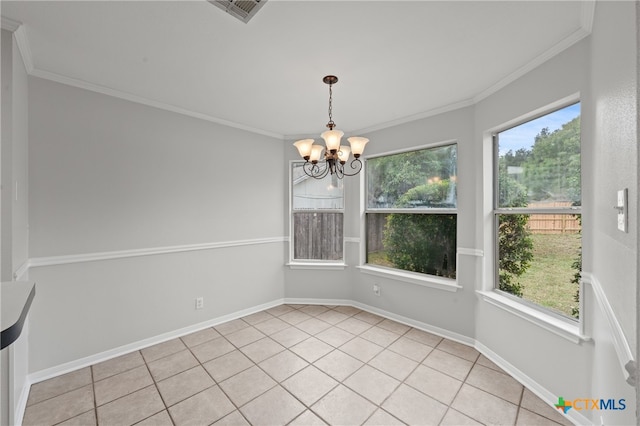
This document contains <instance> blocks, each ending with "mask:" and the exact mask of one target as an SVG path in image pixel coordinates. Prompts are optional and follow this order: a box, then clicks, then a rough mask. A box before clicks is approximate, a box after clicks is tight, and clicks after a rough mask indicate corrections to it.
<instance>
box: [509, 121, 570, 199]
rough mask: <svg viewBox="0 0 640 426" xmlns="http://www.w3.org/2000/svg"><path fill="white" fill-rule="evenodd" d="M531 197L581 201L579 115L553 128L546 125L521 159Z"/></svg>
mask: <svg viewBox="0 0 640 426" xmlns="http://www.w3.org/2000/svg"><path fill="white" fill-rule="evenodd" d="M521 164H522V166H523V167H524V177H525V182H526V186H527V189H528V191H529V196H530V198H531V199H532V200H545V199H560V200H562V201H572V202H579V201H580V196H581V194H580V117H576V118H574V119H573V120H571V121H569V122H568V123H565V124H563V125H562V127H561V128H560V129H558V130H555V131H553V132H549V129H547V128H544V129H542V130H541V131H540V133H539V134H538V135H537V136H536V138H535V143H534V145H533V147H532V149H531V153H530V155H528V156H526V158H525V160H524V161H523V162H522V163H521Z"/></svg>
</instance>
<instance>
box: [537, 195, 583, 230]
mask: <svg viewBox="0 0 640 426" xmlns="http://www.w3.org/2000/svg"><path fill="white" fill-rule="evenodd" d="M570 206H571V202H570V201H556V202H546V203H531V204H529V205H528V207H530V208H538V209H546V208H553V207H570ZM527 226H528V228H529V230H530V231H531V232H532V233H534V234H577V233H578V232H580V219H579V217H578V216H577V215H572V214H532V215H531V217H530V218H529V223H528V224H527Z"/></svg>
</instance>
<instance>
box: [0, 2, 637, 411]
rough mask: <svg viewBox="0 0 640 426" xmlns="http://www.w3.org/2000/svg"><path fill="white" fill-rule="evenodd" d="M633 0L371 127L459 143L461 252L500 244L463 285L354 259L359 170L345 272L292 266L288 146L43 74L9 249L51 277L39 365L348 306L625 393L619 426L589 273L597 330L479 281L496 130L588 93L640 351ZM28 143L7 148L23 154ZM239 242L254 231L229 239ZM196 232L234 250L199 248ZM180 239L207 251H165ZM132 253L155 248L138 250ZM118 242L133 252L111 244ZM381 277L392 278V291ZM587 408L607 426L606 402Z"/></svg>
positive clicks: (539, 376) (590, 197)
mask: <svg viewBox="0 0 640 426" xmlns="http://www.w3.org/2000/svg"><path fill="white" fill-rule="evenodd" d="M635 6H636V5H635V3H632V2H598V3H597V7H596V16H595V22H594V27H593V34H592V35H591V36H590V37H588V38H586V39H584V40H583V41H581V42H579V43H578V44H576V45H574V46H573V47H571V48H569V49H567V50H566V51H564V52H562V53H560V54H559V55H557V56H555V57H554V58H552V59H550V60H549V61H547V62H546V63H544V64H542V65H541V66H539V67H537V68H536V69H533V70H532V71H530V72H529V73H527V74H526V75H524V76H523V77H521V78H520V79H518V80H516V81H514V82H513V83H511V84H509V85H508V86H506V87H504V88H503V89H501V90H500V91H498V92H496V93H494V94H493V95H491V96H489V97H487V98H485V99H483V100H482V101H480V102H479V103H477V104H475V105H473V106H468V107H465V108H460V109H457V110H454V111H450V112H447V113H444V114H440V115H438V116H434V117H430V118H425V119H422V120H418V121H415V122H411V123H406V124H403V125H399V126H396V127H392V128H387V129H384V130H379V131H375V132H371V133H370V134H368V135H364V136H367V137H370V138H371V140H372V143H371V144H369V146H368V147H367V151H366V154H367V155H373V154H378V153H384V152H389V151H394V150H398V149H403V148H411V147H416V146H422V145H426V144H431V143H438V142H442V141H449V140H456V141H457V143H458V147H459V164H458V170H459V188H458V190H459V193H458V205H459V207H458V246H459V247H460V248H463V249H470V251H476V252H477V253H484V256H473V255H468V254H464V255H460V256H459V258H458V284H459V285H460V286H461V287H462V288H461V289H458V290H457V291H456V292H448V291H443V290H438V289H433V288H427V287H422V286H417V285H415V284H409V283H404V282H402V281H399V280H395V279H393V278H382V277H373V276H370V275H366V274H363V273H362V272H361V271H360V270H359V269H358V268H357V267H356V266H358V265H359V264H360V257H361V252H360V244H361V243H363V242H364V240H363V238H364V236H363V235H362V234H361V226H360V223H361V219H362V217H361V206H360V181H359V179H362V176H360V178H353V179H351V180H349V181H347V182H345V191H346V206H345V211H346V212H348V213H346V217H345V236H346V237H347V242H346V250H345V260H346V264H347V266H346V267H345V268H344V269H338V270H318V269H313V270H307V269H291V268H288V267H285V266H284V263H285V262H286V260H287V259H288V244H287V243H283V242H279V241H277V239H278V238H280V239H282V237H284V236H287V235H288V233H289V219H288V205H289V204H288V189H289V185H288V161H289V160H291V159H296V157H297V153H296V150H295V149H294V148H293V147H292V146H290V144H289V143H288V142H287V143H282V141H279V140H275V139H272V138H268V137H265V136H260V135H255V134H252V133H248V132H245V131H240V130H237V129H231V128H228V127H224V126H220V125H217V124H214V123H209V122H204V121H201V120H196V119H193V118H189V117H186V116H181V115H177V114H174V113H170V112H166V111H162V110H158V109H154V108H150V107H147V106H142V105H137V104H134V103H131V102H127V101H123V100H119V99H115V98H112V97H109V96H105V95H101V94H96V93H92V92H89V91H85V90H82V89H78V88H73V87H69V86H64V85H61V84H58V83H53V82H50V81H45V80H41V79H39V78H35V77H29V80H28V84H29V99H28V105H29V115H28V117H29V120H28V125H29V127H28V129H29V144H28V148H29V151H28V162H29V167H28V170H29V175H28V181H29V187H28V188H29V204H28V211H29V216H28V219H29V229H30V232H29V245H28V246H27V243H26V238H22V237H20V238H18V240H19V242H16V244H13V243H12V259H11V263H20V262H21V261H22V259H24V257H25V253H26V252H27V250H28V256H29V258H30V259H31V260H32V261H33V266H32V267H31V268H30V270H29V274H30V279H31V280H34V281H36V282H37V283H38V296H37V297H36V300H35V301H34V304H33V306H32V314H31V334H30V343H31V348H30V349H31V356H30V363H31V365H30V371H31V372H32V373H37V372H40V371H44V370H47V369H55V368H57V367H58V366H60V365H64V364H65V363H69V362H74V361H76V360H79V359H82V358H83V357H90V356H92V355H95V354H99V353H101V352H105V351H110V350H114V349H117V348H118V347H122V346H126V345H130V344H135V343H136V342H140V341H144V340H145V339H149V338H152V337H154V336H158V335H161V334H163V333H168V332H171V331H174V330H178V329H181V328H183V327H189V326H193V325H196V324H198V323H201V322H204V321H207V320H210V319H212V318H219V317H222V316H224V315H227V314H231V313H234V312H239V311H242V310H244V309H249V308H252V307H255V306H259V305H262V304H267V303H269V302H273V301H278V300H282V299H283V298H288V299H294V300H295V299H299V300H314V299H315V300H318V301H323V300H327V301H350V302H355V303H357V304H363V305H367V306H370V307H372V308H374V309H377V310H380V311H385V312H390V313H392V314H394V315H397V316H401V317H405V318H409V319H411V320H414V321H417V322H421V323H423V324H428V325H431V326H433V327H439V328H441V329H443V330H448V331H449V332H450V333H452V334H455V335H457V336H460V337H462V338H464V339H466V340H467V341H471V342H473V341H475V342H476V343H478V344H479V345H481V346H482V347H484V348H486V349H487V350H489V351H491V352H492V353H493V354H495V355H496V356H498V357H499V358H500V359H501V360H502V361H503V362H504V364H505V365H507V364H508V365H509V366H511V367H513V368H515V369H517V370H518V371H519V372H520V373H521V374H522V375H523V377H525V378H526V379H527V380H529V381H531V382H532V383H536V384H538V385H539V386H540V387H541V388H542V389H545V390H547V391H548V392H549V394H552V395H557V396H560V395H562V396H565V397H566V398H578V397H580V398H582V397H584V398H590V397H593V398H600V397H602V398H609V397H611V398H616V399H617V398H625V399H626V400H627V404H628V408H627V410H625V411H624V412H617V413H616V412H607V413H599V414H598V415H602V416H603V420H604V421H605V423H606V424H620V423H622V424H629V423H633V422H635V416H634V414H635V413H634V409H635V407H634V406H633V404H632V403H631V401H632V400H633V399H634V389H633V387H631V386H629V385H628V384H627V383H626V382H625V375H624V374H623V372H622V370H621V366H620V360H619V354H618V352H616V347H615V345H614V343H613V342H612V335H613V334H612V329H611V327H610V325H609V324H610V321H609V318H608V317H607V315H609V314H610V312H609V311H607V310H603V308H602V307H601V306H600V305H599V303H600V301H601V297H600V296H598V295H596V294H594V292H593V291H592V289H591V287H587V289H586V290H585V292H584V299H585V302H586V305H585V310H584V311H583V316H584V318H585V319H586V322H585V330H586V331H587V332H588V333H589V334H590V335H591V337H592V338H593V340H592V341H590V342H589V341H583V342H581V343H573V342H570V341H569V340H567V339H564V338H561V337H559V336H557V335H555V334H553V333H551V332H549V331H548V330H546V329H543V328H541V327H540V326H539V325H536V324H533V323H531V322H529V321H526V320H524V319H522V318H520V317H518V316H516V315H514V314H512V313H510V312H507V311H505V310H503V309H500V308H498V307H496V306H494V305H491V304H489V303H487V302H485V301H484V300H483V299H482V298H479V297H478V295H477V292H478V291H479V290H483V289H487V288H488V287H491V282H490V281H491V280H490V279H488V278H487V277H488V273H487V271H488V270H490V269H491V267H492V266H491V265H492V258H491V256H492V255H491V252H492V245H491V241H492V237H491V231H490V227H489V226H488V224H490V222H491V214H490V210H491V193H490V191H487V189H488V188H487V186H486V185H485V183H486V180H487V178H488V179H490V175H491V170H490V167H489V165H488V164H487V162H486V161H483V159H486V156H487V150H489V157H490V147H488V145H487V143H488V142H487V139H486V137H485V136H486V135H488V134H489V133H490V131H491V129H493V128H495V127H496V126H501V125H503V124H504V123H506V122H509V121H512V120H515V119H517V118H518V117H520V116H522V115H524V114H528V113H530V112H531V111H533V110H536V109H538V108H542V107H544V106H546V105H549V104H550V103H552V102H555V101H557V100H558V99H561V98H564V97H566V96H569V95H572V94H576V93H578V92H579V93H580V94H581V100H582V107H583V118H584V119H583V129H582V136H583V142H582V143H583V184H584V186H585V188H587V189H586V190H585V191H584V193H585V195H584V200H583V204H584V207H583V224H584V240H583V243H584V246H585V248H584V264H583V267H584V269H585V272H586V273H588V274H590V276H591V277H593V279H594V280H596V281H597V282H598V283H599V285H600V286H601V288H602V290H603V292H604V296H605V298H606V301H607V302H608V303H609V304H610V310H611V311H613V312H615V316H616V318H617V320H618V321H619V323H620V329H621V330H622V333H623V335H624V336H625V337H626V339H627V340H628V341H629V342H630V344H631V347H632V350H633V354H632V355H633V357H634V358H635V357H637V353H636V338H635V336H636V333H637V328H636V322H635V318H636V315H637V307H636V302H635V301H636V296H637V294H636V291H637V290H636V283H637V279H638V276H637V264H636V262H637V259H638V252H637V236H638V229H637V210H636V206H637V203H638V201H637V191H638V188H637V180H638V175H637V171H638V163H637V159H638V151H637V142H638V140H637V131H638V130H637V101H638V98H637V80H638V75H637V71H638V69H637V65H636V60H637V57H638V53H637V45H636V42H635V40H636V32H637V25H636V11H635ZM453 83H455V82H453ZM25 91H26V88H25ZM3 102H4V97H3ZM16 105H17V104H16ZM3 106H4V105H3ZM25 106H26V102H25ZM4 118H5V114H4V113H3V119H4ZM25 123H26V116H25ZM3 124H4V123H3ZM3 129H4V126H3ZM25 134H26V133H25ZM26 146H27V145H26V141H25V142H24V144H22V143H21V144H20V145H19V147H18V148H17V149H16V148H15V146H12V147H11V148H12V151H13V152H14V153H15V152H19V151H20V150H21V149H25V148H26ZM3 149H4V134H3ZM3 152H4V151H3ZM236 152H240V153H241V154H245V153H248V152H252V154H251V158H249V157H247V158H238V160H239V161H240V162H243V161H245V160H252V159H259V160H260V164H261V167H258V168H249V169H244V170H243V171H239V169H238V168H237V167H236V166H235V165H234V164H235V163H232V162H231V161H230V160H229V159H231V158H233V157H232V155H233V154H234V153H236ZM13 157H14V156H13V154H12V158H13ZM18 157H20V155H18ZM23 163H24V161H23V160H18V161H17V162H14V161H13V160H12V164H11V168H12V170H13V173H14V174H15V173H21V170H23V169H24V170H25V171H26V165H21V164H23ZM4 164H5V161H4V160H3V162H2V165H3V167H4ZM16 164H18V165H17V166H16ZM20 179H23V178H22V177H21V178H20ZM624 187H627V188H629V193H630V206H631V208H630V218H629V223H630V232H629V233H628V234H623V233H620V232H619V231H617V230H616V229H615V223H616V222H615V214H614V213H615V211H614V210H613V209H612V208H611V206H613V204H615V191H616V190H617V189H621V188H624ZM21 209H23V210H21ZM26 209H27V205H26V202H25V205H24V207H20V208H18V209H12V227H11V232H12V234H13V235H14V236H15V235H26V234H27V233H26V230H27V227H26V221H25V222H24V223H25V224H24V225H19V226H18V223H19V220H20V217H23V216H24V214H23V213H22V212H23V211H26ZM3 214H4V212H3ZM257 214H259V215H260V220H259V221H256V220H254V218H255V217H256V215H257ZM14 224H15V225H14ZM3 238H4V237H3ZM261 239H275V240H276V241H274V242H267V243H262V242H261V241H260V240H261ZM12 241H13V239H12ZM237 241H240V242H242V244H241V245H237V246H235V245H233V244H226V243H228V242H237ZM200 244H212V245H214V246H215V245H216V244H219V245H220V247H217V246H216V247H211V248H208V249H202V250H199V249H195V248H197V246H198V245H200ZM182 246H185V247H190V248H193V250H191V251H177V250H166V251H167V252H166V253H156V254H151V252H152V251H153V250H155V249H161V250H163V249H166V248H172V247H173V248H175V247H182ZM135 250H142V251H143V252H144V253H146V254H147V255H144V256H137V255H136V256H132V255H131V254H132V253H135V252H133V251H135ZM105 252H115V253H120V254H124V255H123V256H120V257H117V258H113V259H106V258H101V257H100V255H101V254H104V253H105ZM94 254H97V255H96V256H95V258H92V256H93V255H94ZM614 265H615V266H614ZM3 266H4V265H3ZM16 266H19V265H13V266H12V268H15V267H16ZM373 283H378V284H379V285H380V286H381V289H382V295H381V296H380V297H377V296H374V295H373V292H372V291H371V287H372V285H373ZM198 296H203V297H204V299H205V307H204V309H203V310H195V309H194V306H193V304H194V298H195V297H198ZM583 415H585V416H587V417H588V418H590V419H591V420H592V421H594V422H596V423H600V419H599V418H596V417H595V416H594V415H593V413H583Z"/></svg>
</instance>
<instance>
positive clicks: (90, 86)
mask: <svg viewBox="0 0 640 426" xmlns="http://www.w3.org/2000/svg"><path fill="white" fill-rule="evenodd" d="M30 75H32V76H34V77H39V78H42V79H45V80H51V81H55V82H57V83H62V84H66V85H67V86H73V87H77V88H80V89H85V90H89V91H92V92H96V93H101V94H103V95H107V96H113V97H115V98H119V99H124V100H126V101H130V102H135V103H138V104H142V105H146V106H150V107H153V108H158V109H162V110H165V111H170V112H174V113H177V114H181V115H186V116H188V117H193V118H197V119H200V120H205V121H209V122H212V123H216V124H222V125H223V126H227V127H233V128H235V129H239V130H245V131H247V132H251V133H257V134H260V135H264V136H269V137H272V138H276V139H284V135H282V134H280V133H274V132H270V131H267V130H262V129H258V128H255V127H251V126H246V125H244V124H240V123H236V122H233V121H229V120H224V119H222V118H217V117H213V116H211V115H208V114H203V113H201V112H195V111H191V110H188V109H186V108H182V107H179V106H176V105H172V104H168V103H165V102H160V101H156V100H153V99H149V98H145V97H143V96H138V95H134V94H132V93H128V92H124V91H122V90H117V89H112V88H110V87H106V86H101V85H99V84H94V83H90V82H88V81H84V80H81V79H78V78H73V77H67V76H65V75H62V74H57V73H54V72H50V71H44V70H41V69H38V68H34V69H33V70H32V72H30Z"/></svg>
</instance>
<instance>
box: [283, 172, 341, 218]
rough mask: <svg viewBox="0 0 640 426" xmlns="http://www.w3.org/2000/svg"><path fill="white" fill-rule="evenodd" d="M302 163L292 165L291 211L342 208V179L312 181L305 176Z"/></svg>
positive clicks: (329, 178)
mask: <svg viewBox="0 0 640 426" xmlns="http://www.w3.org/2000/svg"><path fill="white" fill-rule="evenodd" d="M303 164H304V163H293V173H292V179H293V209H294V210H314V209H338V210H341V209H342V208H344V201H343V200H344V198H343V193H344V187H343V181H342V179H337V178H336V177H335V176H330V177H327V178H326V179H314V178H312V177H309V176H307V175H306V174H305V172H304V170H303V169H302V165H303Z"/></svg>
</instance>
